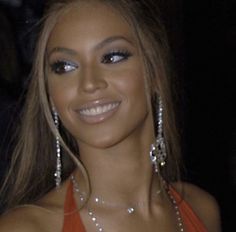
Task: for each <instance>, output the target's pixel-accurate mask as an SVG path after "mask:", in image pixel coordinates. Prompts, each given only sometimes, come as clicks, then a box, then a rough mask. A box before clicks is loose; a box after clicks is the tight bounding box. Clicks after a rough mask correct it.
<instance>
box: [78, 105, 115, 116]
mask: <svg viewBox="0 0 236 232" xmlns="http://www.w3.org/2000/svg"><path fill="white" fill-rule="evenodd" d="M118 105H119V103H110V104H107V105H104V106H97V107H92V108H87V109H83V110H80V114H82V115H85V116H96V115H99V114H103V113H106V112H108V111H110V110H113V109H114V108H116V107H117V106H118Z"/></svg>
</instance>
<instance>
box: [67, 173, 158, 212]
mask: <svg viewBox="0 0 236 232" xmlns="http://www.w3.org/2000/svg"><path fill="white" fill-rule="evenodd" d="M71 181H72V183H73V189H74V192H75V193H76V194H78V195H79V199H80V201H81V202H83V201H84V199H85V198H86V193H85V192H82V191H81V190H80V189H79V185H78V182H77V181H76V179H75V177H74V175H71ZM160 193H161V189H158V190H157V191H156V192H155V193H154V194H153V196H152V198H155V197H157V196H158V195H159V194H160ZM92 201H93V202H94V203H95V204H99V205H104V206H108V207H111V208H116V209H119V210H125V211H126V212H127V213H128V214H132V213H134V212H135V209H136V208H138V207H142V206H144V205H146V204H147V202H144V201H142V202H136V203H132V204H131V205H130V206H127V205H126V204H119V203H116V202H108V201H105V200H104V199H103V198H102V197H97V196H95V197H94V198H92Z"/></svg>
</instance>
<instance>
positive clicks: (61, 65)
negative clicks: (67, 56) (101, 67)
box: [50, 51, 132, 75]
mask: <svg viewBox="0 0 236 232" xmlns="http://www.w3.org/2000/svg"><path fill="white" fill-rule="evenodd" d="M131 55H132V54H131V53H130V52H129V51H112V52H110V53H107V54H105V55H104V56H102V59H101V63H103V64H115V63H119V62H122V61H124V60H127V59H128V58H129V57H130V56H131ZM114 57H116V58H117V57H119V58H118V59H117V60H115V59H114ZM50 67H51V71H52V72H54V73H56V74H57V75H62V74H65V73H69V72H72V71H74V70H75V69H77V68H78V65H77V64H75V63H73V62H70V61H65V60H57V61H56V62H54V63H52V64H51V65H50Z"/></svg>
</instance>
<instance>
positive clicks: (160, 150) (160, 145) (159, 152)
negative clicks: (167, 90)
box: [150, 98, 167, 172]
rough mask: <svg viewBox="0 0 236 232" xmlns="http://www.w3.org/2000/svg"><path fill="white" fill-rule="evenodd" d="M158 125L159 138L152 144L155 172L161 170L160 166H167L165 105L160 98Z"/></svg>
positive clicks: (151, 153)
mask: <svg viewBox="0 0 236 232" xmlns="http://www.w3.org/2000/svg"><path fill="white" fill-rule="evenodd" d="M157 123H158V127H157V138H156V141H155V143H154V144H151V151H150V158H151V162H152V164H153V166H154V170H155V172H159V166H161V167H163V166H165V164H166V162H165V160H166V156H167V153H166V145H165V140H164V135H163V105H162V100H161V98H159V110H158V122H157Z"/></svg>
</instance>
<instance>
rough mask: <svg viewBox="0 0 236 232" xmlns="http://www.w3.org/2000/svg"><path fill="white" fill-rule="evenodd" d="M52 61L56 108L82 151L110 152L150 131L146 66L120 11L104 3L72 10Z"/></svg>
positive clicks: (60, 28)
mask: <svg viewBox="0 0 236 232" xmlns="http://www.w3.org/2000/svg"><path fill="white" fill-rule="evenodd" d="M47 60H48V69H47V76H48V85H49V95H50V98H51V101H52V104H53V105H54V106H55V108H56V110H57V111H58V113H59V116H60V119H61V121H62V123H63V125H64V126H65V127H66V128H67V129H68V130H69V131H70V133H71V134H72V135H73V136H74V137H75V138H76V140H77V141H78V143H79V146H80V145H83V144H84V145H89V146H93V147H98V148H106V147H111V146H113V145H115V144H118V143H119V142H121V141H124V140H125V139H126V138H129V137H130V136H136V135H138V133H143V132H144V131H147V130H150V128H151V127H150V126H151V125H152V117H151V110H150V107H149V105H150V104H149V103H148V97H147V94H146V90H145V78H144V67H143V64H142V61H141V57H140V55H139V52H138V48H137V44H136V39H135V36H134V34H133V32H132V29H131V28H130V26H129V24H128V23H127V22H126V21H125V20H124V19H123V18H122V17H121V16H120V15H119V13H118V12H116V11H114V10H113V9H112V8H109V7H108V6H106V5H103V4H101V3H92V4H91V3H90V4H89V3H87V4H86V3H83V4H82V3H81V4H80V5H79V7H78V8H77V7H76V8H73V9H70V10H69V11H68V12H67V13H66V14H64V15H63V16H61V17H60V19H59V21H58V23H57V24H56V26H55V28H54V29H53V31H52V33H51V35H50V38H49V41H48V46H47Z"/></svg>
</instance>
